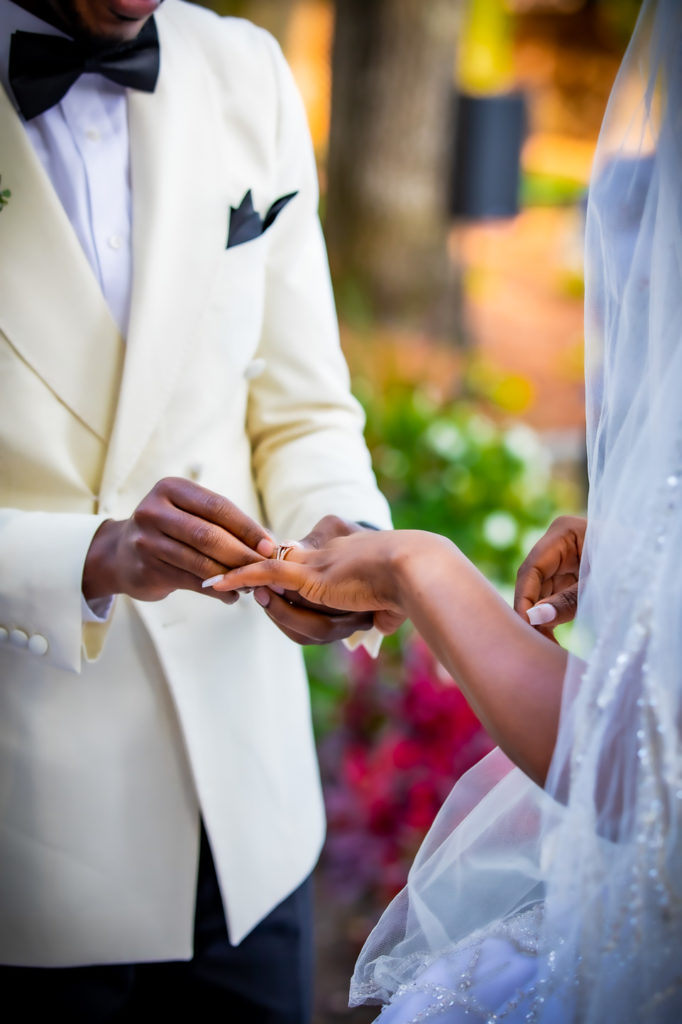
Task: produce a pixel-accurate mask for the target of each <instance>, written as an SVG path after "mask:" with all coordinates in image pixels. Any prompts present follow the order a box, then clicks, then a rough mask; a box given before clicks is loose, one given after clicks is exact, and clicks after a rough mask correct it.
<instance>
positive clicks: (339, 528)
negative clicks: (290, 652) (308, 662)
mask: <svg viewBox="0 0 682 1024" xmlns="http://www.w3.org/2000/svg"><path fill="white" fill-rule="evenodd" d="M362 529H364V527H362V526H360V525H358V524H357V523H352V522H349V521H348V520H347V519H341V518H340V517H339V516H332V515H330V516H325V517H324V518H323V519H321V520H320V521H319V522H318V523H317V524H316V526H314V527H313V529H312V530H311V531H310V533H309V534H307V536H305V537H303V538H302V540H300V541H298V542H297V543H299V544H300V545H301V546H302V547H307V548H322V547H324V546H325V544H327V543H328V542H329V541H330V540H332V539H333V538H334V537H345V536H346V535H347V534H349V533H355V532H356V531H358V530H362ZM254 596H255V598H256V600H257V601H258V602H259V604H262V605H263V607H264V608H265V609H266V611H267V614H268V615H269V616H270V618H271V619H272V621H273V622H274V623H275V625H276V626H278V627H279V628H280V629H281V630H282V632H283V633H284V634H286V636H288V637H289V639H290V640H293V641H294V642H295V643H297V644H302V645H308V644H328V643H332V642H333V641H334V640H345V639H346V637H349V636H351V635H352V634H353V633H355V632H357V630H367V629H371V628H372V625H373V622H374V616H373V614H372V613H371V612H362V613H361V612H344V611H338V610H336V609H333V608H327V607H325V606H323V605H316V604H311V602H310V601H306V600H305V598H303V597H301V595H300V594H297V593H296V592H295V591H285V592H284V593H283V594H276V593H275V592H274V591H272V590H269V589H266V588H258V589H257V590H256V592H255V595H254Z"/></svg>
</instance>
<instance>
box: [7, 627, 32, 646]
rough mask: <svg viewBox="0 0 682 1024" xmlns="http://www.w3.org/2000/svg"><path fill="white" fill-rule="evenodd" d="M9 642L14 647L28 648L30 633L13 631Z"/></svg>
mask: <svg viewBox="0 0 682 1024" xmlns="http://www.w3.org/2000/svg"><path fill="white" fill-rule="evenodd" d="M9 642H10V643H11V645H12V647H26V645H27V643H28V633H24V631H23V629H13V630H12V631H11V632H10V635H9Z"/></svg>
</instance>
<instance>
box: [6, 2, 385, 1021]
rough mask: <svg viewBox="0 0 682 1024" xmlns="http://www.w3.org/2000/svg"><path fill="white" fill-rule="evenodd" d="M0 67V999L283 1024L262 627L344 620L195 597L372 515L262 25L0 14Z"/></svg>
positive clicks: (305, 862)
mask: <svg viewBox="0 0 682 1024" xmlns="http://www.w3.org/2000/svg"><path fill="white" fill-rule="evenodd" d="M74 41H75V44H74ZM0 83H1V85H2V88H0V174H1V175H2V183H1V184H2V189H7V190H9V193H10V195H9V197H7V202H6V205H4V206H3V208H2V209H0V360H1V365H2V374H3V401H2V403H0V432H1V434H2V451H3V456H2V462H1V464H0V487H1V489H2V495H3V497H2V502H1V506H2V507H1V508H0V580H1V581H2V582H1V583H0V674H1V677H2V678H1V679H0V963H1V964H3V965H4V966H3V967H2V968H0V980H1V982H2V986H3V993H4V994H5V995H6V997H7V998H6V1001H7V1002H8V1003H11V1002H12V997H14V999H15V1000H16V999H20V1000H21V1002H20V1005H21V1007H22V1014H23V1015H24V1016H26V1017H27V1018H28V1019H38V1015H39V1014H42V1013H46V1012H48V1011H49V1012H50V1013H51V1014H55V1013H58V1012H60V1011H61V1012H63V1013H65V1014H66V1015H67V1016H68V1019H70V1020H71V1021H87V1022H88V1024H92V1022H99V1021H109V1020H133V1019H137V1018H138V1017H139V1018H140V1019H141V1018H142V1017H145V1018H148V1019H153V1017H163V1016H166V1017H167V1018H168V1017H170V1018H171V1019H174V1017H177V1016H179V1015H181V1014H183V1013H188V1014H189V1013H190V1012H191V1013H192V1014H193V1015H194V1016H196V1017H197V1019H205V1020H210V1019H213V1017H214V1016H215V1017H216V1018H217V1017H218V1015H220V1017H221V1019H232V1020H240V1021H249V1022H261V1021H262V1022H268V1024H305V1022H306V1021H307V1020H309V1017H310V990H311V977H310V974H311V971H310V964H311V954H310V944H311V943H310V923H309V917H310V896H309V882H308V881H306V879H308V876H309V874H310V872H311V870H312V868H313V866H314V864H315V861H316V858H317V856H318V853H319V850H320V846H321V843H322V840H323V832H324V822H323V809H322V800H321V794H320V787H319V779H318V773H317V765H316V761H315V752H314V745H313V737H312V732H311V727H310V708H309V699H308V692H307V685H306V679H305V675H304V670H303V665H302V658H301V652H300V649H299V648H298V647H297V646H296V645H295V644H293V643H292V642H291V641H292V639H293V640H295V641H297V642H298V643H311V642H312V643H322V642H328V641H330V640H334V639H341V638H344V637H348V636H349V635H350V634H355V632H356V631H357V630H358V628H361V629H362V628H364V629H366V628H367V626H368V625H369V623H368V621H366V620H364V619H362V620H358V619H356V618H355V617H351V616H348V615H327V614H321V613H320V612H319V611H318V610H316V609H315V608H309V607H302V606H297V605H292V604H289V602H288V601H287V600H285V597H284V596H283V595H278V594H273V595H272V599H271V601H270V603H269V606H268V609H267V614H266V613H264V611H263V609H261V608H260V607H259V606H258V605H257V604H255V603H254V602H253V600H252V599H251V598H250V597H248V596H242V597H241V599H240V600H239V601H238V602H236V603H234V604H233V605H231V606H230V607H226V601H221V600H220V599H218V598H217V597H216V595H215V593H214V592H213V591H209V590H202V587H201V580H202V579H203V578H205V577H207V576H210V575H212V574H214V573H216V572H220V571H223V570H224V568H225V567H226V566H228V567H229V566H230V565H237V564H240V563H241V562H243V561H247V560H249V559H250V558H252V555H253V550H254V549H256V550H258V551H259V552H261V553H262V554H266V555H267V554H269V553H271V552H272V549H273V543H272V541H273V539H275V540H283V539H286V538H292V537H293V538H296V537H298V538H301V537H305V536H306V535H310V536H309V542H310V543H316V542H317V541H318V540H319V539H324V537H325V536H329V535H330V534H334V533H336V532H345V531H348V530H352V529H358V528H360V527H358V526H357V525H355V524H356V523H357V522H358V521H363V522H364V521H369V522H370V523H372V524H375V525H378V526H384V525H388V523H389V519H388V512H387V508H386V504H385V501H384V500H383V498H382V497H381V495H380V494H379V493H378V491H377V489H376V485H375V481H374V478H373V475H372V472H371V468H370V463H369V456H368V453H367V450H366V447H365V445H364V441H363V438H362V428H363V421H362V416H361V413H360V411H359V407H358V405H357V403H356V402H355V401H354V399H352V397H351V396H350V393H349V388H348V374H347V369H346V366H345V364H344V361H343V358H342V355H341V352H340V349H339V345H338V338H337V332H336V324H335V315H334V308H333V301H332V295H331V289H330V284H329V279H328V271H327V265H326V258H325V253H324V247H323V242H322V237H321V231H320V226H319V222H318V219H317V212H316V211H317V187H316V177H315V165H314V160H313V155H312V152H311V146H310V140H309V137H308V132H307V127H306V121H305V115H304V111H303V109H302V105H301V102H300V99H299V97H298V95H297V93H296V90H295V87H294V85H293V82H292V78H291V75H290V73H289V71H288V69H287V67H286V65H285V62H284V60H283V58H282V56H281V53H280V52H279V50H278V48H277V46H276V44H275V43H274V41H273V40H272V39H271V38H270V36H268V35H267V34H266V33H264V32H263V31H261V30H259V29H257V28H255V27H254V26H253V25H251V24H249V23H247V22H244V21H236V20H233V19H221V18H218V17H217V16H216V15H214V14H212V13H210V12H208V11H206V10H203V9H201V8H198V7H194V6H192V5H189V4H186V3H183V2H181V0H166V2H165V3H164V4H163V7H162V8H160V9H157V2H156V0H21V4H20V5H18V4H16V3H14V2H12V0H0ZM220 495H225V496H226V497H224V498H223V497H220ZM330 512H331V513H335V516H334V517H327V514H328V513H330ZM325 517H326V518H325ZM263 522H265V523H267V524H268V530H267V531H266V530H264V529H263V528H262V527H261V526H260V525H259V524H260V523H263ZM228 600H229V599H228Z"/></svg>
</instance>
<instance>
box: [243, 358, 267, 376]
mask: <svg viewBox="0 0 682 1024" xmlns="http://www.w3.org/2000/svg"><path fill="white" fill-rule="evenodd" d="M265 366H266V363H265V360H264V359H252V360H251V362H250V363H248V364H247V366H246V369H245V370H244V376H245V377H246V379H247V380H254V379H255V378H256V377H260V375H261V373H262V372H263V370H264V369H265Z"/></svg>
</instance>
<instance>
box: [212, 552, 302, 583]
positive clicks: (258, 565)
mask: <svg viewBox="0 0 682 1024" xmlns="http://www.w3.org/2000/svg"><path fill="white" fill-rule="evenodd" d="M304 581H305V573H304V570H303V568H302V566H300V565H298V564H296V563H295V562H286V561H283V560H281V559H275V558H266V559H265V560H264V561H262V562H255V563H252V564H251V565H243V566H241V567H240V568H238V569H232V570H230V571H229V572H226V573H225V574H224V575H222V576H211V577H209V579H207V580H204V582H203V586H204V587H213V589H214V590H218V591H225V590H241V588H242V587H281V588H282V589H283V590H299V589H300V587H301V585H302V584H303V582H304Z"/></svg>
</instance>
